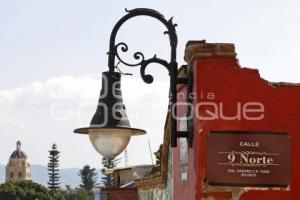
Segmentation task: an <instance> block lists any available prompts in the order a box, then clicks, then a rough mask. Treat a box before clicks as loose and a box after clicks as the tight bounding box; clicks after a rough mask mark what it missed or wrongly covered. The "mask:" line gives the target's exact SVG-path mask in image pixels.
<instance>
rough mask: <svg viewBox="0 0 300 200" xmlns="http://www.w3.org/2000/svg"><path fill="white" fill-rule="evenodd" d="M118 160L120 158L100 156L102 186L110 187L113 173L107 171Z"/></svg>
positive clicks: (114, 165) (112, 181) (113, 166)
mask: <svg viewBox="0 0 300 200" xmlns="http://www.w3.org/2000/svg"><path fill="white" fill-rule="evenodd" d="M119 162H120V159H116V158H105V157H103V158H102V165H103V168H102V170H101V172H102V181H101V182H102V184H103V185H104V187H112V186H113V183H114V178H113V175H112V174H111V173H109V172H108V171H109V170H110V169H113V168H115V167H116V166H117V164H118V163H119Z"/></svg>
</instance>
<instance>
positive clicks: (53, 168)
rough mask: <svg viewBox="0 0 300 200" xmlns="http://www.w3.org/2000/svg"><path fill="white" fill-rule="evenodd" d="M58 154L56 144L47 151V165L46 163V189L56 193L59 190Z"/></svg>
mask: <svg viewBox="0 0 300 200" xmlns="http://www.w3.org/2000/svg"><path fill="white" fill-rule="evenodd" d="M59 154H60V152H59V151H58V150H57V146H56V144H53V145H52V148H51V150H50V151H49V163H48V175H49V181H48V187H49V188H50V189H51V190H53V191H56V190H58V189H59V185H60V182H59V179H60V176H59Z"/></svg>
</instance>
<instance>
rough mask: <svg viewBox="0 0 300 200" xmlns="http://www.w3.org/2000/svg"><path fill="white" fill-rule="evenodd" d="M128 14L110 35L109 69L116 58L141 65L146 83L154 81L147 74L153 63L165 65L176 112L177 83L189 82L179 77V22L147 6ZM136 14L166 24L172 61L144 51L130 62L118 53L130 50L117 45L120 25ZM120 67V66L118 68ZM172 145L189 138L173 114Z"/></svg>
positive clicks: (134, 64) (134, 65) (171, 101)
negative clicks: (147, 54) (145, 53)
mask: <svg viewBox="0 0 300 200" xmlns="http://www.w3.org/2000/svg"><path fill="white" fill-rule="evenodd" d="M125 11H126V12H127V14H126V15H125V16H124V17H122V18H121V19H120V20H119V21H118V22H117V23H116V25H115V26H114V28H113V30H112V33H111V35H110V43H109V52H108V67H109V71H111V72H113V71H114V70H115V69H116V68H117V66H116V64H115V58H116V57H117V59H118V60H119V61H120V63H123V64H124V65H127V66H130V67H136V66H140V74H141V77H142V79H143V81H144V82H146V83H152V82H153V76H152V75H150V74H146V72H145V71H146V68H147V67H148V66H149V65H150V64H153V63H156V64H160V65H162V66H164V67H165V68H166V69H167V70H168V72H169V75H170V95H169V98H170V107H171V108H173V107H174V113H177V112H176V102H177V87H176V86H177V84H187V80H185V79H184V78H180V79H178V78H177V69H178V64H177V61H176V48H177V34H176V29H175V27H176V26H177V24H174V23H173V18H170V19H169V20H166V19H165V17H164V16H163V15H162V14H161V13H159V12H157V11H155V10H152V9H146V8H137V9H132V10H127V9H125ZM136 16H149V17H153V18H155V19H157V20H159V21H160V22H161V23H163V24H164V25H165V27H166V28H167V30H166V31H165V32H164V34H167V35H168V36H169V40H170V48H171V51H170V53H171V56H170V61H169V62H168V61H166V60H163V59H160V58H157V57H156V56H154V57H152V58H150V59H145V56H144V55H143V53H142V52H136V53H134V54H133V58H134V59H135V60H137V62H136V63H128V62H125V61H124V60H123V59H122V58H121V57H120V56H119V54H118V49H121V51H122V52H127V51H128V46H127V44H126V43H124V42H121V43H118V44H117V45H116V43H115V40H116V35H117V32H118V30H119V29H120V27H121V26H122V25H123V23H124V22H126V21H127V20H129V19H131V18H133V17H136ZM117 69H118V68H117ZM171 133H172V134H171V146H172V147H176V146H177V138H179V137H185V138H189V133H188V132H184V131H177V121H176V117H175V116H171Z"/></svg>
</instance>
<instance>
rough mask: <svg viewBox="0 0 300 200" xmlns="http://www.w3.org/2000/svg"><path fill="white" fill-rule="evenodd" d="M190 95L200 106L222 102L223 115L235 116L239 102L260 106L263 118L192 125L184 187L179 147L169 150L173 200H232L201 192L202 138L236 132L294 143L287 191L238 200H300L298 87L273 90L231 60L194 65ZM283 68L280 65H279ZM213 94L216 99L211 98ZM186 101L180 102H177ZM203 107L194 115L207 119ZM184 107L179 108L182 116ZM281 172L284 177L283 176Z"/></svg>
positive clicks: (247, 195) (259, 193) (212, 59)
mask: <svg viewBox="0 0 300 200" xmlns="http://www.w3.org/2000/svg"><path fill="white" fill-rule="evenodd" d="M192 66H193V72H194V90H195V92H196V99H195V100H194V106H195V105H196V104H197V103H199V102H204V101H205V102H214V103H217V104H219V103H220V102H222V103H223V111H224V115H226V116H233V115H235V114H236V112H237V103H238V102H240V103H241V104H242V105H243V104H245V103H247V102H260V103H262V104H263V105H264V112H263V114H264V118H263V119H262V120H259V121H251V120H246V119H244V118H242V119H240V120H224V119H220V118H219V119H215V120H206V121H204V120H199V119H198V118H196V120H195V139H194V145H193V148H192V149H190V150H189V169H190V173H189V181H188V183H187V184H186V185H182V184H181V181H180V162H179V148H175V149H174V151H173V165H174V199H175V200H182V199H188V200H193V199H201V198H202V197H208V196H213V197H215V198H216V199H231V192H228V193H226V192H223V193H217V192H215V193H214V192H212V193H205V192H204V190H203V188H204V187H205V186H204V184H203V181H204V179H205V172H206V169H205V162H206V138H207V135H208V133H209V132H210V131H212V130H240V131H243V130H245V131H251V130H252V131H280V132H287V133H288V134H289V135H290V136H291V142H292V180H291V185H290V191H274V190H271V189H270V190H267V191H259V190H257V191H249V192H246V193H244V194H243V195H242V196H241V198H240V199H243V200H255V199H263V200H265V199H266V200H272V199H284V200H289V199H291V200H292V199H293V200H294V199H300V86H299V85H298V86H297V85H291V84H290V85H287V84H281V85H271V84H270V83H268V82H267V81H265V80H263V79H262V78H261V77H260V75H259V73H258V71H257V70H255V69H249V68H241V67H240V66H239V65H238V64H237V60H236V59H235V58H234V57H217V56H216V57H214V56H212V57H206V58H197V59H195V60H194V61H193V64H192ZM283 67H284V66H283ZM211 93H213V94H214V98H211V97H212V95H210V94H211ZM179 101H184V99H179ZM206 109H207V108H205V107H203V106H202V107H199V109H198V110H196V113H198V114H199V115H201V116H205V115H207V114H206V111H205V110H206ZM184 112H185V109H184V108H179V109H178V114H179V115H182V114H183V113H184ZM283 173H284V172H283Z"/></svg>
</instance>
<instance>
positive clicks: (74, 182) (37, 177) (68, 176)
mask: <svg viewBox="0 0 300 200" xmlns="http://www.w3.org/2000/svg"><path fill="white" fill-rule="evenodd" d="M31 170H32V180H33V181H34V182H36V183H39V184H42V185H47V181H48V172H47V168H46V167H45V166H42V165H32V166H31ZM79 170H80V169H79V168H66V169H61V170H60V176H61V179H60V181H61V187H65V186H66V185H70V186H71V187H72V188H74V187H78V186H79V184H80V177H79V176H78V175H77V174H78V172H79ZM97 173H98V180H97V182H100V176H101V175H100V170H97ZM4 181H5V166H4V165H0V183H3V182H4Z"/></svg>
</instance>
